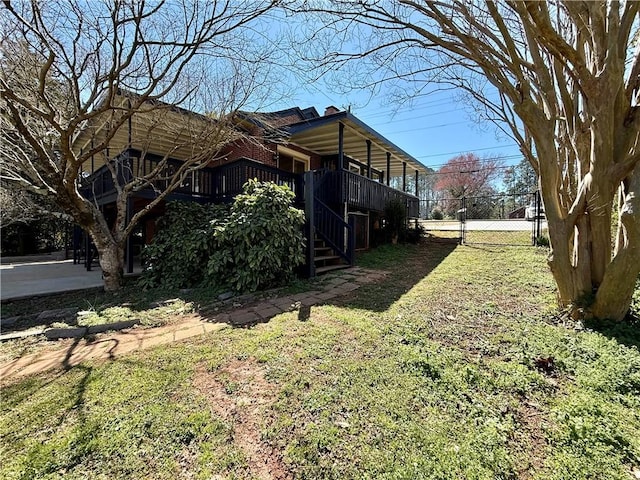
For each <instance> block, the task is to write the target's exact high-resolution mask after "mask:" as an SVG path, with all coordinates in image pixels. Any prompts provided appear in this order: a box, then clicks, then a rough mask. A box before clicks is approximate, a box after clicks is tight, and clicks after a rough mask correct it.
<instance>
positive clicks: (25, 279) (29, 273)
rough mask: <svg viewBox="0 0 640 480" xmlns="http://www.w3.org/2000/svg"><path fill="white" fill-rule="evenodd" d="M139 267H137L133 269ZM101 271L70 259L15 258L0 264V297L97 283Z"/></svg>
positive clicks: (100, 277) (26, 294)
mask: <svg viewBox="0 0 640 480" xmlns="http://www.w3.org/2000/svg"><path fill="white" fill-rule="evenodd" d="M136 271H137V272H139V271H140V267H138V268H137V269H134V273H135V272H136ZM102 285H103V283H102V271H101V270H100V267H97V266H94V267H93V268H92V269H91V271H89V272H88V271H87V270H86V269H85V268H84V266H83V265H74V264H73V260H50V261H39V262H15V263H3V264H2V265H0V300H2V301H7V300H17V299H19V298H26V297H31V296H34V295H46V294H51V293H61V292H70V291H74V290H82V289H85V288H93V287H101V286H102Z"/></svg>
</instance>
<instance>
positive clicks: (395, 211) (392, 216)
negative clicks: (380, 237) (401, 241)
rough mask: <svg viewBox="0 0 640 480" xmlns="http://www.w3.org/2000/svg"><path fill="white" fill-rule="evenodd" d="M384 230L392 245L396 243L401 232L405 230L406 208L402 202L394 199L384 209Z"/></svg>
mask: <svg viewBox="0 0 640 480" xmlns="http://www.w3.org/2000/svg"><path fill="white" fill-rule="evenodd" d="M384 218H385V230H386V233H387V237H388V239H389V240H391V242H392V243H396V242H397V241H398V238H399V236H400V233H401V232H402V230H404V229H405V228H407V206H406V205H405V203H404V201H402V200H400V199H398V198H394V199H391V200H389V201H388V202H387V204H386V205H385V207H384Z"/></svg>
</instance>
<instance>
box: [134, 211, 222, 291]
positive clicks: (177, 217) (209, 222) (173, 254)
mask: <svg viewBox="0 0 640 480" xmlns="http://www.w3.org/2000/svg"><path fill="white" fill-rule="evenodd" d="M228 214H229V207H228V206H227V205H200V204H198V203H195V202H169V203H167V210H166V213H165V214H164V215H163V216H162V217H161V218H160V220H159V221H158V229H157V232H156V234H155V236H154V238H153V243H151V244H150V245H147V246H146V247H145V248H144V250H143V252H142V256H143V260H144V270H143V272H142V276H141V277H140V285H141V286H143V287H157V286H161V287H166V288H189V287H194V286H196V285H199V284H200V283H202V282H203V280H204V278H205V274H206V271H207V270H206V266H207V261H208V259H209V254H210V250H211V248H212V245H213V242H212V236H213V229H214V227H215V225H217V224H218V223H220V222H223V221H224V220H225V218H226V217H227V216H228Z"/></svg>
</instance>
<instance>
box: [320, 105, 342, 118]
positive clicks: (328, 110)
mask: <svg viewBox="0 0 640 480" xmlns="http://www.w3.org/2000/svg"><path fill="white" fill-rule="evenodd" d="M339 111H340V110H338V109H337V108H336V107H334V106H333V105H329V106H328V107H327V108H325V110H324V116H325V117H326V116H327V115H333V114H334V113H338V112H339Z"/></svg>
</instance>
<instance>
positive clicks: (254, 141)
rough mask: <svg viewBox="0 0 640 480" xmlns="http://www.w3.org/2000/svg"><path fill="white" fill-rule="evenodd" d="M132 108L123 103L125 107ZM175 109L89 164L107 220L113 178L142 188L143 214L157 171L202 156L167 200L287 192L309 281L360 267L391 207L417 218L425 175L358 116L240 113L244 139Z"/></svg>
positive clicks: (143, 122) (85, 141) (90, 131)
mask: <svg viewBox="0 0 640 480" xmlns="http://www.w3.org/2000/svg"><path fill="white" fill-rule="evenodd" d="M127 101H130V100H129V99H127V98H124V97H123V99H122V102H123V104H124V102H127ZM167 107H168V108H166V109H164V110H160V112H161V114H159V113H158V111H153V114H151V113H150V114H148V115H145V114H144V112H143V113H142V114H137V115H134V117H133V118H132V119H130V120H129V121H128V122H127V123H126V124H123V125H122V127H121V128H119V129H118V131H117V132H116V134H115V135H113V138H111V139H110V141H109V142H108V148H107V149H106V150H105V151H100V152H95V154H93V155H92V156H91V160H90V161H87V162H86V163H85V164H84V168H83V169H84V171H85V173H84V180H83V183H82V186H81V188H83V189H84V192H85V195H87V196H90V197H91V198H93V199H94V201H95V202H96V203H97V204H98V205H99V206H100V208H102V209H103V212H104V213H105V216H106V217H107V218H109V212H110V211H111V210H115V209H114V202H115V201H116V198H117V187H118V185H116V184H115V183H114V180H113V177H114V176H113V174H112V170H114V169H115V171H116V172H117V175H116V177H117V178H118V179H119V178H122V183H123V184H124V183H125V182H130V181H131V180H136V181H137V183H136V188H135V189H134V193H133V195H132V198H131V199H130V205H127V208H128V209H130V210H131V214H134V213H135V212H139V211H141V210H142V209H145V208H148V204H149V202H150V199H152V198H154V197H155V196H156V195H157V191H158V189H162V188H163V181H164V180H163V178H162V177H161V178H155V179H151V177H150V172H153V171H154V169H156V168H157V167H158V165H161V164H162V165H164V166H163V168H164V169H165V173H166V176H169V175H170V174H172V173H174V172H176V171H178V169H179V168H180V165H182V164H183V163H184V162H183V161H184V159H187V158H198V156H200V157H201V159H200V161H201V166H200V168H198V169H197V170H194V171H192V172H189V173H187V174H185V176H184V178H183V179H182V181H181V183H180V185H179V187H178V188H177V189H176V190H175V191H174V192H173V193H172V194H171V195H170V196H168V197H167V200H176V199H182V200H191V201H199V202H227V201H230V200H231V199H232V198H233V197H234V196H235V195H237V194H238V193H240V192H241V190H242V186H243V185H244V183H245V182H246V181H247V180H248V179H251V178H257V179H258V180H261V181H274V182H276V183H278V184H281V185H282V184H286V185H288V186H289V187H290V188H291V189H292V190H293V191H294V192H295V194H296V202H297V203H298V204H299V206H301V207H304V209H305V213H306V215H307V220H308V226H307V232H306V235H307V236H308V238H309V239H311V240H312V241H309V242H307V243H308V246H309V247H308V252H307V266H308V273H309V275H310V276H313V275H315V274H316V273H320V272H322V271H325V270H329V269H331V268H333V265H332V264H333V263H335V261H336V259H340V260H341V262H342V263H346V264H353V259H354V250H355V249H360V248H367V247H369V245H370V243H371V241H372V235H373V234H374V233H375V229H376V228H378V227H379V225H380V224H381V217H382V215H383V211H384V208H385V205H386V204H387V202H389V201H390V200H392V199H398V200H400V201H402V202H404V203H405V204H406V205H407V212H408V216H409V217H410V218H416V217H418V214H419V200H418V198H417V196H416V195H413V194H411V193H410V192H407V191H406V190H407V188H406V187H407V183H408V182H407V178H408V176H409V175H414V176H415V178H416V180H417V177H418V175H420V173H426V169H425V167H424V166H423V165H422V164H421V163H420V162H419V161H417V160H416V159H415V158H414V157H412V156H411V155H409V154H408V153H406V152H405V151H404V150H402V149H401V148H399V147H398V146H396V145H395V144H393V143H392V142H391V141H389V140H388V139H386V138H385V137H383V136H382V135H380V134H379V133H378V132H376V131H375V130H373V129H372V128H371V127H369V126H368V125H367V124H366V123H364V122H363V121H361V120H360V119H358V118H357V117H356V116H355V115H353V114H352V113H351V112H349V111H340V110H338V109H337V108H335V107H328V108H327V109H326V110H325V112H324V114H323V115H320V114H319V113H318V112H317V110H316V109H315V108H314V107H310V108H305V109H300V108H298V107H294V108H290V109H287V110H281V111H277V112H270V113H264V114H248V113H240V114H238V115H237V117H236V119H235V122H234V129H235V130H234V131H235V132H236V133H237V135H236V134H235V133H233V132H229V131H228V130H227V131H225V132H221V131H216V129H215V128H213V127H212V128H206V126H211V125H216V122H215V121H212V120H211V119H210V118H206V117H203V116H202V115H199V114H194V113H192V112H189V111H186V110H182V109H179V108H176V107H169V106H167ZM100 134H101V128H100V126H99V125H98V124H96V126H93V127H87V128H85V129H84V130H83V132H82V133H81V134H79V135H78V136H77V137H76V138H75V139H74V142H73V148H74V150H75V151H76V152H80V151H83V150H84V151H85V152H86V151H89V150H90V149H92V145H94V144H95V142H96V139H99V136H100ZM216 135H225V137H224V138H225V142H224V143H223V144H222V146H221V147H219V148H218V149H217V150H216V151H215V152H212V151H207V150H206V148H204V146H205V145H207V144H211V143H215V142H210V140H212V139H214V140H215V138H214V137H215V136H216ZM218 144H220V142H218ZM87 149H89V150H87ZM91 151H93V150H91ZM163 159H165V160H167V161H166V162H162V160H163ZM391 177H402V179H403V180H402V184H403V189H402V190H398V189H395V188H392V187H390V185H389V184H390V179H391ZM417 184H418V182H417V181H416V182H415V185H416V186H417ZM414 193H416V194H417V192H414ZM161 214H162V206H159V207H156V208H154V209H152V210H149V211H148V212H147V213H146V214H145V217H144V219H143V221H142V222H141V223H140V226H139V228H138V230H137V231H136V233H135V235H134V236H133V237H134V238H132V240H131V242H130V245H129V246H128V248H127V250H128V251H127V269H128V270H129V271H130V270H131V269H132V265H133V263H132V262H133V257H134V256H135V254H136V251H135V249H136V248H137V245H140V244H144V243H148V242H149V241H150V240H151V238H152V237H153V233H154V228H155V220H156V219H157V217H158V216H159V215H161ZM316 240H318V241H316Z"/></svg>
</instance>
